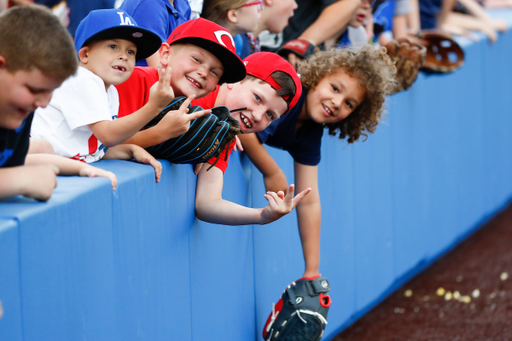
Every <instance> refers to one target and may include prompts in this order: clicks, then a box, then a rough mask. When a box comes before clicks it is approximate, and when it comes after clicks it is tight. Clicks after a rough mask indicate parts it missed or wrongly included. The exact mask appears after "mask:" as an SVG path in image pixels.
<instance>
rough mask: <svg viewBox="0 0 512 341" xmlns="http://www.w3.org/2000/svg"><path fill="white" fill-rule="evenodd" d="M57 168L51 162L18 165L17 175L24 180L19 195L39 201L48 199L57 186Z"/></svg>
mask: <svg viewBox="0 0 512 341" xmlns="http://www.w3.org/2000/svg"><path fill="white" fill-rule="evenodd" d="M57 174H59V169H58V168H57V167H56V166H54V165H51V164H45V165H34V166H23V167H20V174H19V177H20V178H22V179H23V180H24V184H23V186H22V190H21V193H20V194H21V195H24V196H26V197H30V198H34V199H36V200H39V201H46V200H48V199H50V197H51V196H52V193H53V189H54V188H55V187H57Z"/></svg>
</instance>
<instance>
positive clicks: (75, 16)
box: [34, 0, 115, 37]
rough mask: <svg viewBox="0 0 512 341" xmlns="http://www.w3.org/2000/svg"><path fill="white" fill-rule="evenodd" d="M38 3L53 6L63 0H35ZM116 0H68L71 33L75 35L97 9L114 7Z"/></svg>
mask: <svg viewBox="0 0 512 341" xmlns="http://www.w3.org/2000/svg"><path fill="white" fill-rule="evenodd" d="M34 2H35V3H36V4H40V5H45V6H47V7H50V8H52V7H53V6H56V5H58V4H60V3H61V0H35V1H34ZM114 3H115V0H87V1H84V0H66V4H67V6H68V8H69V26H68V30H69V33H71V35H72V36H73V37H74V36H75V31H76V28H77V27H78V24H80V22H81V21H82V20H83V18H85V17H86V16H87V14H89V12H90V11H92V10H95V9H106V8H114Z"/></svg>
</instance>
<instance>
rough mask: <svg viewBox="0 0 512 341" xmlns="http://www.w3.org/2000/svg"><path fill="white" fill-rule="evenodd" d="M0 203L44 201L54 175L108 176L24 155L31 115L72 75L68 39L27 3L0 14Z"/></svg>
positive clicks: (58, 25) (52, 158) (53, 157)
mask: <svg viewBox="0 0 512 341" xmlns="http://www.w3.org/2000/svg"><path fill="white" fill-rule="evenodd" d="M0 32H2V34H1V35H0V199H1V198H7V197H12V196H16V195H25V196H27V197H32V198H35V199H38V200H48V199H49V198H50V196H51V195H52V192H53V189H54V188H55V186H56V185H57V179H56V175H57V174H59V175H80V176H104V177H107V178H109V179H110V181H111V183H112V187H113V188H114V189H115V186H116V183H117V179H116V177H115V175H114V174H113V173H111V172H107V171H104V170H102V169H98V168H96V167H92V166H90V165H86V164H84V163H81V162H78V161H73V160H69V159H66V158H63V157H59V156H56V155H47V154H40V155H27V151H28V147H29V133H30V127H31V124H32V118H33V111H34V110H35V109H36V108H37V107H45V106H46V105H47V104H48V102H49V101H50V98H51V96H52V92H53V90H55V89H56V88H58V87H59V86H60V85H61V84H62V82H63V81H64V80H65V79H66V78H68V77H69V76H71V75H72V74H74V73H75V72H76V69H77V66H78V65H77V60H76V55H75V51H74V48H73V43H72V41H71V36H70V35H69V33H68V31H67V30H66V28H65V27H64V26H62V24H61V23H60V21H59V19H57V17H55V16H54V15H53V14H52V13H51V12H50V11H49V10H48V9H46V8H44V7H42V6H37V5H27V6H19V7H16V8H12V9H9V10H7V11H5V12H3V13H2V14H1V15H0Z"/></svg>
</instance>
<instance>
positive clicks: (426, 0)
mask: <svg viewBox="0 0 512 341" xmlns="http://www.w3.org/2000/svg"><path fill="white" fill-rule="evenodd" d="M419 5H420V21H421V29H422V30H432V29H435V28H436V26H437V15H438V14H439V12H440V11H441V6H442V5H443V1H442V0H420V2H419Z"/></svg>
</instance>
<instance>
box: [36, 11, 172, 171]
mask: <svg viewBox="0 0 512 341" xmlns="http://www.w3.org/2000/svg"><path fill="white" fill-rule="evenodd" d="M160 43H161V41H160V38H158V36H157V35H155V34H154V33H152V32H151V31H148V30H146V29H143V28H141V27H138V26H136V22H135V21H134V20H133V18H130V16H128V15H127V14H126V13H125V12H123V11H121V10H116V9H105V10H96V11H91V12H90V13H89V15H88V16H87V17H85V18H84V20H82V22H81V23H80V25H79V26H78V28H77V30H76V35H75V48H76V51H77V52H78V57H79V61H80V64H79V65H80V66H79V68H78V71H77V73H76V75H74V76H73V77H70V78H69V79H68V80H66V81H65V82H64V83H63V84H62V86H61V87H59V88H58V89H57V90H56V91H55V93H54V95H53V98H52V100H51V101H50V103H49V105H48V106H47V107H46V108H39V109H38V110H36V113H35V117H34V122H33V125H32V130H31V134H32V137H34V138H38V139H39V140H36V141H37V143H38V144H39V142H40V141H41V140H43V141H47V142H49V143H50V144H51V146H52V148H53V150H54V151H55V153H56V154H58V155H61V156H65V157H68V158H73V159H76V160H80V161H83V162H86V163H89V162H94V161H97V160H99V159H102V158H110V159H132V158H135V159H136V160H137V161H139V162H144V163H149V164H151V165H152V166H153V167H155V172H156V178H157V181H158V180H159V178H160V173H161V165H160V163H159V162H158V161H156V160H155V158H153V157H152V156H151V155H150V154H149V153H147V152H146V151H145V150H144V149H142V148H140V147H139V146H136V145H129V144H120V143H122V142H124V141H125V140H127V139H128V138H130V137H131V136H132V135H133V134H135V133H136V132H137V131H139V129H141V128H142V127H143V126H144V125H145V124H147V123H148V122H149V121H150V120H151V119H153V118H154V117H155V116H156V115H157V114H158V113H159V112H160V111H161V110H162V109H163V108H164V107H165V106H166V105H167V104H168V103H169V101H171V100H172V99H173V98H174V94H173V92H172V89H171V88H170V86H169V78H170V70H167V69H165V68H162V69H161V70H160V75H159V76H160V79H159V81H158V82H157V83H156V84H155V85H154V86H153V87H152V89H151V95H150V98H149V101H148V103H147V104H146V105H145V106H144V107H142V108H141V109H140V110H138V111H137V112H135V113H133V114H132V115H130V116H129V117H122V118H119V119H116V118H117V114H118V108H119V98H118V93H117V90H116V88H115V87H114V85H116V84H120V83H122V82H124V81H126V80H127V79H128V77H130V75H131V73H132V71H133V69H134V67H135V60H136V59H142V58H145V57H146V56H148V55H150V54H152V53H153V52H154V51H156V50H157V49H158V47H159V46H160ZM34 144H36V143H34ZM31 149H32V148H31ZM34 149H36V146H34Z"/></svg>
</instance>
